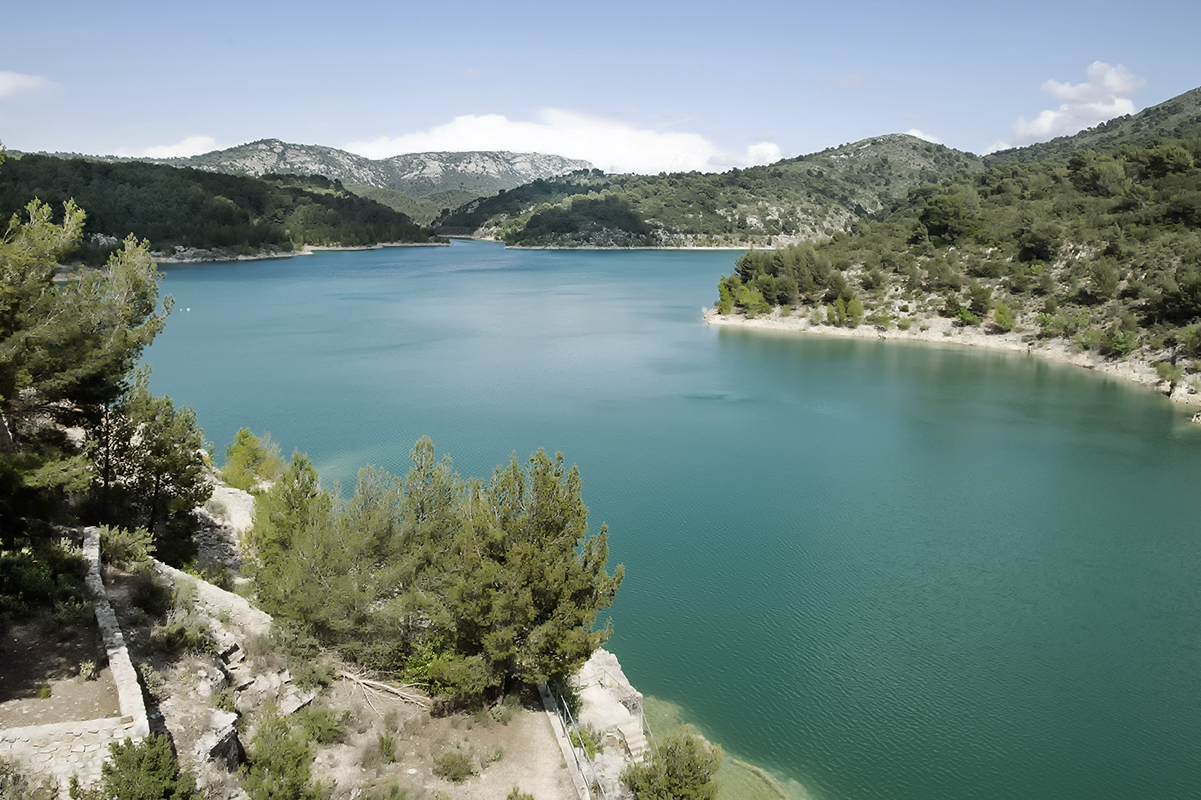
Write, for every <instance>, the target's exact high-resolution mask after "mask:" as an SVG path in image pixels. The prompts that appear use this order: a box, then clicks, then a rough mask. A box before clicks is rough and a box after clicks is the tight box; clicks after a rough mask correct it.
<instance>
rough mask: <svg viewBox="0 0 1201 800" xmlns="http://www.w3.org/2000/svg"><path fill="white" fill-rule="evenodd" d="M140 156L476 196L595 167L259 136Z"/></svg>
mask: <svg viewBox="0 0 1201 800" xmlns="http://www.w3.org/2000/svg"><path fill="white" fill-rule="evenodd" d="M140 160H142V161H149V162H152V163H156V164H168V165H170V166H173V167H193V168H195V169H202V170H205V171H207V172H225V173H233V174H243V175H251V176H253V177H260V176H262V175H267V174H271V173H275V174H294V175H320V176H322V177H325V178H329V179H330V180H336V181H341V182H342V183H344V184H360V185H363V186H371V187H375V188H378V189H390V190H392V191H395V192H400V193H402V194H405V195H408V196H409V197H413V198H422V197H425V196H426V195H430V194H433V193H435V192H441V191H448V190H458V191H466V192H471V193H472V194H475V195H477V196H481V195H488V194H495V193H496V192H498V191H500V190H501V189H512V188H514V187H517V186H520V185H522V184H525V183H530V182H531V181H535V180H538V179H539V178H543V179H545V178H553V177H556V176H559V175H564V174H567V173H569V172H573V171H575V170H581V169H592V164H590V163H589V162H587V161H581V160H579V159H571V158H564V157H562V156H556V155H545V154H542V153H512V152H509V151H507V150H477V151H469V152H445V153H406V154H403V155H398V156H392V157H390V158H383V159H371V158H366V157H365V156H360V155H356V154H354V153H349V152H347V151H345V150H339V149H337V148H335V147H325V146H323V145H309V144H291V143H289V142H284V141H280V140H279V139H260V140H259V141H257V142H250V143H249V144H243V145H238V146H237V147H230V148H228V149H226V150H214V151H213V152H211V153H203V154H201V155H198V156H190V157H187V158H163V159H151V158H147V159H140Z"/></svg>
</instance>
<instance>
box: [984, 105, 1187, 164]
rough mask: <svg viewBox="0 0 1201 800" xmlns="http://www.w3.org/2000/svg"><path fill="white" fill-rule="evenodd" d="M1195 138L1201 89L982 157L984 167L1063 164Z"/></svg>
mask: <svg viewBox="0 0 1201 800" xmlns="http://www.w3.org/2000/svg"><path fill="white" fill-rule="evenodd" d="M1198 136H1201V88H1198V89H1193V90H1192V91H1189V92H1185V93H1184V94H1181V95H1177V96H1176V97H1173V98H1172V99H1171V100H1167V101H1165V102H1163V103H1160V104H1159V105H1156V106H1151V107H1150V108H1144V109H1143V110H1142V111H1140V112H1138V113H1137V114H1126V115H1124V116H1121V117H1115V118H1114V119H1111V120H1109V121H1108V122H1103V123H1101V124H1100V125H1097V126H1096V127H1093V128H1089V129H1088V130H1083V131H1080V132H1079V133H1076V134H1073V135H1071V136H1059V137H1057V138H1055V139H1052V140H1051V141H1049V142H1039V143H1038V144H1032V145H1030V146H1028V147H1015V148H1013V149H1010V150H1001V151H998V152H996V153H992V154H990V155H987V156H985V157H984V163H985V164H987V165H988V166H990V167H991V166H995V165H997V164H1004V163H1009V162H1011V161H1021V162H1029V161H1066V160H1068V159H1069V158H1071V156H1072V153H1075V152H1076V151H1077V150H1097V151H1107V150H1113V149H1115V148H1118V147H1122V146H1124V145H1134V146H1141V147H1146V146H1148V145H1150V144H1153V143H1154V142H1155V141H1156V140H1157V139H1193V138H1196V137H1198Z"/></svg>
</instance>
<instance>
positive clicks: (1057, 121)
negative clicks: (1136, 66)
mask: <svg viewBox="0 0 1201 800" xmlns="http://www.w3.org/2000/svg"><path fill="white" fill-rule="evenodd" d="M1087 74H1088V80H1087V81H1085V82H1084V83H1077V84H1072V83H1060V82H1059V81H1055V80H1048V81H1044V82H1043V85H1042V86H1041V87H1039V88H1040V89H1042V91H1043V92H1045V93H1046V94H1049V95H1051V96H1052V97H1054V98H1055V99H1056V100H1061V101H1063V102H1062V103H1061V105H1060V106H1059V108H1048V109H1045V110H1043V111H1042V112H1041V113H1040V114H1039V115H1038V116H1037V117H1035V118H1034V119H1032V120H1030V121H1029V122H1027V121H1026V118H1025V117H1018V121H1017V122H1015V123H1014V124H1013V127H1012V128H1011V129H1010V136H1009V140H1008V141H998V142H996V143H995V144H994V145H993V146H992V147H991V148H990V149H989V150H988V152H990V153H991V152H994V151H996V150H1003V149H1005V148H1007V147H1020V146H1022V145H1026V144H1033V143H1034V142H1042V141H1046V140H1048V139H1053V138H1055V137H1056V136H1070V135H1072V134H1073V133H1078V132H1080V131H1082V130H1084V129H1085V128H1091V127H1092V126H1094V125H1097V124H1098V123H1101V122H1104V121H1105V120H1108V119H1113V118H1114V117H1120V116H1122V115H1123V114H1133V113H1134V110H1135V109H1134V101H1133V100H1131V99H1130V98H1129V97H1127V96H1126V95H1129V94H1132V93H1133V92H1134V91H1135V90H1136V89H1139V88H1141V87H1142V86H1143V85H1144V84H1145V83H1146V81H1145V80H1143V79H1142V78H1138V77H1135V76H1134V75H1133V74H1131V73H1130V71H1129V70H1128V69H1126V68H1125V67H1124V66H1122V65H1121V64H1118V65H1117V66H1116V67H1115V66H1110V65H1109V64H1106V63H1105V62H1103V61H1094V62H1093V63H1092V64H1090V65H1089V67H1088V72H1087Z"/></svg>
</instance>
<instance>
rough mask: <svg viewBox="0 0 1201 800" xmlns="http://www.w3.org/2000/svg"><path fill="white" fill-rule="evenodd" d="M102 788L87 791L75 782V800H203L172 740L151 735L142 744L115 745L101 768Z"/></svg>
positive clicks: (72, 786)
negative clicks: (182, 768)
mask: <svg viewBox="0 0 1201 800" xmlns="http://www.w3.org/2000/svg"><path fill="white" fill-rule="evenodd" d="M100 775H101V777H100V785H99V786H97V787H94V788H92V789H84V788H82V787H81V786H80V785H79V782H78V781H76V780H74V779H72V782H71V798H72V800H201V797H202V795H201V793H200V792H199V790H198V789H197V788H196V779H195V778H194V777H193V776H192V774H191V773H190V772H186V771H182V770H181V769H180V766H179V762H178V761H177V760H176V758H175V752H174V750H172V747H171V739H170V738H169V737H168V736H166V735H164V734H155V733H152V734H150V735H149V736H147V737H146V738H145V739H143V740H142V741H141V742H137V743H135V742H132V741H130V742H113V743H112V744H111V745H109V758H108V760H107V761H105V762H104V765H103V766H102V767H101V768H100Z"/></svg>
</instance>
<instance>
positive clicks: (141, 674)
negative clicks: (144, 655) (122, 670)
mask: <svg viewBox="0 0 1201 800" xmlns="http://www.w3.org/2000/svg"><path fill="white" fill-rule="evenodd" d="M133 668H134V670H135V671H136V672H137V673H138V680H139V681H140V682H141V684H142V689H143V690H145V692H146V696H147V697H148V698H149V699H150V700H151V701H159V700H166V699H167V697H169V696H170V693H169V692H168V690H167V681H166V680H165V679H164V678H163V676H162V675H160V674H159V671H158V670H157V669H155V668H154V667H153V666H151V665H150V664H147V663H146V662H145V661H139V662H135V663H134V665H133Z"/></svg>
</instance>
